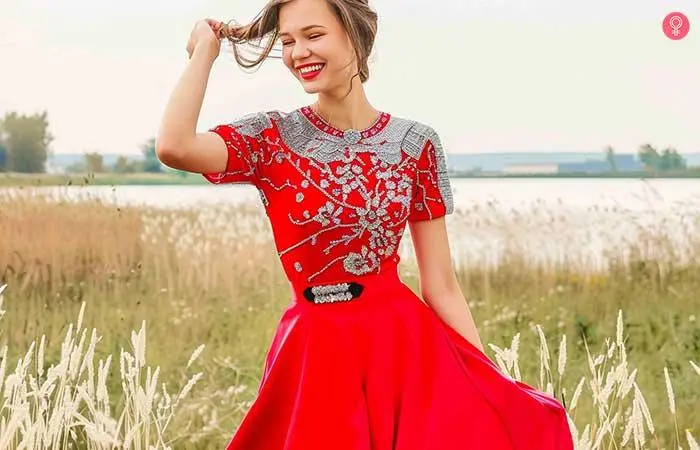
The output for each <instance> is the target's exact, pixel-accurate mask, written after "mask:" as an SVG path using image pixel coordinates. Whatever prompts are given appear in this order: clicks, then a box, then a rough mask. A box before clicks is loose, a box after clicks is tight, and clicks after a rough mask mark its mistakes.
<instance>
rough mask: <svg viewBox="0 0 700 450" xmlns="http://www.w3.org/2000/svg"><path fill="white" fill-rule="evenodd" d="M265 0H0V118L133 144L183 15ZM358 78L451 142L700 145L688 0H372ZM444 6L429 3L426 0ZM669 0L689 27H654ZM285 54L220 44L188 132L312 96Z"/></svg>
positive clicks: (162, 86) (96, 141)
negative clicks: (24, 118) (670, 30)
mask: <svg viewBox="0 0 700 450" xmlns="http://www.w3.org/2000/svg"><path fill="white" fill-rule="evenodd" d="M263 4H264V0H167V1H165V0H120V1H117V0H111V1H106V0H0V30H1V31H0V58H1V59H0V115H4V114H5V113H6V112H7V111H17V112H19V113H26V114H32V113H35V112H41V111H44V110H46V111H47V112H48V115H49V121H50V132H51V133H52V134H53V136H54V141H53V143H52V150H53V151H54V152H55V153H83V152H91V151H97V152H101V153H124V154H136V153H139V151H140V145H141V144H142V143H143V142H144V141H146V140H147V139H148V138H150V137H153V136H155V134H156V133H157V130H158V127H159V124H160V120H161V116H162V112H163V109H164V107H165V104H166V102H167V100H168V97H169V95H170V92H171V90H172V89H173V87H174V85H175V84H176V83H177V81H178V79H179V77H180V75H181V74H182V71H183V70H184V68H185V65H186V63H187V53H186V51H185V45H186V42H187V38H188V36H189V33H190V30H191V29H192V26H193V25H194V23H195V22H196V21H197V20H199V19H201V18H205V17H211V18H214V19H217V20H230V19H235V20H237V21H239V22H246V21H248V20H250V19H252V18H253V17H254V16H255V15H256V14H257V12H258V11H259V10H260V8H261V7H262V6H263ZM370 5H372V6H373V7H374V8H375V9H376V10H377V12H378V14H379V34H378V37H377V41H376V46H375V51H374V53H373V55H372V57H371V60H370V61H371V63H370V71H371V75H370V81H369V82H368V83H367V84H366V89H367V93H368V96H369V99H370V101H371V102H372V104H373V105H374V106H375V107H377V108H378V109H380V110H383V111H386V112H389V113H391V114H393V115H395V116H398V117H405V118H410V119H414V120H418V121H421V122H423V123H426V124H429V125H431V126H432V127H433V128H434V129H435V130H436V131H437V132H438V133H439V135H440V137H441V140H442V142H443V145H444V147H445V149H446V151H447V152H448V153H483V152H502V151H513V152H526V151H597V150H602V149H603V148H604V147H605V146H607V145H612V146H613V147H614V148H615V149H616V150H617V151H618V152H621V153H622V152H636V150H637V148H638V147H639V145H641V144H643V143H647V142H648V143H651V144H652V145H655V146H659V147H666V146H672V147H675V148H676V149H677V150H678V151H680V152H681V153H683V152H700V131H698V128H699V127H698V126H697V123H698V122H700V2H698V1H697V0H615V1H614V2H608V1H607V0H588V1H586V2H573V1H571V0H568V1H561V0H508V1H506V0H488V1H487V0H440V1H436V0H374V1H372V0H370ZM436 5H439V8H437V7H436ZM673 11H680V12H683V13H684V14H685V15H686V16H688V18H689V20H690V23H691V26H690V32H689V33H688V35H687V36H686V37H685V38H684V39H682V40H676V41H674V40H671V39H669V38H667V37H666V36H665V35H664V34H663V31H662V25H661V24H662V21H663V19H664V17H665V16H666V15H667V14H668V13H670V12H673ZM313 101H314V97H313V96H310V95H308V94H306V93H305V92H304V91H303V90H302V88H301V86H299V84H298V82H297V81H296V80H295V79H294V78H293V77H292V75H291V74H290V73H289V72H288V71H287V69H286V68H285V67H284V66H283V64H282V62H281V61H280V60H270V61H267V62H266V63H265V64H264V65H263V66H262V67H261V68H260V69H258V70H257V71H256V72H254V73H246V72H245V71H243V70H242V69H240V68H238V66H237V65H236V64H235V61H234V60H233V56H232V54H231V52H230V50H227V49H226V48H224V50H223V51H222V54H221V55H220V56H219V58H218V59H217V61H216V63H215V65H214V68H213V70H212V73H211V77H210V81H209V85H208V88H207V92H206V95H205V99H204V104H203V107H202V112H201V114H200V117H199V123H198V130H200V131H203V130H206V129H207V128H209V127H211V126H213V125H216V124H219V123H225V122H228V121H231V120H234V119H236V118H237V117H240V116H241V115H243V114H247V113H250V112H255V111H261V110H280V111H290V110H293V109H295V108H297V107H299V106H302V105H305V104H310V103H312V102H313Z"/></svg>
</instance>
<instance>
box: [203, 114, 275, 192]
mask: <svg viewBox="0 0 700 450" xmlns="http://www.w3.org/2000/svg"><path fill="white" fill-rule="evenodd" d="M271 128H272V121H271V118H270V115H268V114H267V113H264V112H260V113H255V114H250V115H247V116H244V117H241V118H240V119H238V120H236V121H234V122H231V123H227V124H222V125H217V126H215V127H213V128H211V129H210V130H209V131H212V132H214V133H216V134H218V135H219V136H221V137H222V138H223V140H224V142H225V143H226V150H227V151H228V160H227V163H226V169H225V170H224V171H223V172H215V173H206V174H203V175H204V178H206V179H207V181H209V182H210V183H213V184H226V183H247V184H253V185H257V183H258V180H259V177H260V176H261V173H262V168H263V167H264V161H265V153H266V149H267V146H266V144H265V140H264V139H263V137H264V136H263V133H264V132H265V131H266V130H270V129H271Z"/></svg>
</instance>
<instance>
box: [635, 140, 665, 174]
mask: <svg viewBox="0 0 700 450" xmlns="http://www.w3.org/2000/svg"><path fill="white" fill-rule="evenodd" d="M637 154H638V155H639V160H640V161H641V162H642V164H644V166H645V167H646V168H647V170H648V171H658V170H660V167H661V155H659V152H658V151H657V150H656V149H655V148H654V147H652V146H651V144H644V145H642V146H641V147H639V151H638V152H637Z"/></svg>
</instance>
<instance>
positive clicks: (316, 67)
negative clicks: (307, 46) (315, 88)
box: [299, 64, 323, 73]
mask: <svg viewBox="0 0 700 450" xmlns="http://www.w3.org/2000/svg"><path fill="white" fill-rule="evenodd" d="M321 68H323V64H315V65H313V66H307V67H302V68H301V69H299V72H301V73H309V72H316V71H317V70H321Z"/></svg>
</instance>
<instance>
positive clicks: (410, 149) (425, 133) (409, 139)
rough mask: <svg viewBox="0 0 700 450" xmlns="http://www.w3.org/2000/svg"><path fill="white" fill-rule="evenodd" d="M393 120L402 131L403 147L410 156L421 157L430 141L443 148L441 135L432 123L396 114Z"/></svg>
mask: <svg viewBox="0 0 700 450" xmlns="http://www.w3.org/2000/svg"><path fill="white" fill-rule="evenodd" d="M392 121H394V122H395V125H396V126H397V128H399V129H401V131H402V133H401V134H402V146H401V147H402V149H403V150H404V151H405V152H406V153H407V154H408V155H409V156H411V157H413V158H415V159H418V158H420V156H421V154H422V153H423V150H424V149H425V148H426V147H427V146H428V143H430V144H432V147H433V148H439V149H442V146H441V144H440V136H439V135H438V133H437V132H436V131H435V129H434V128H433V127H432V126H431V125H429V124H427V123H425V122H421V121H418V120H413V119H406V118H403V117H395V116H392Z"/></svg>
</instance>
